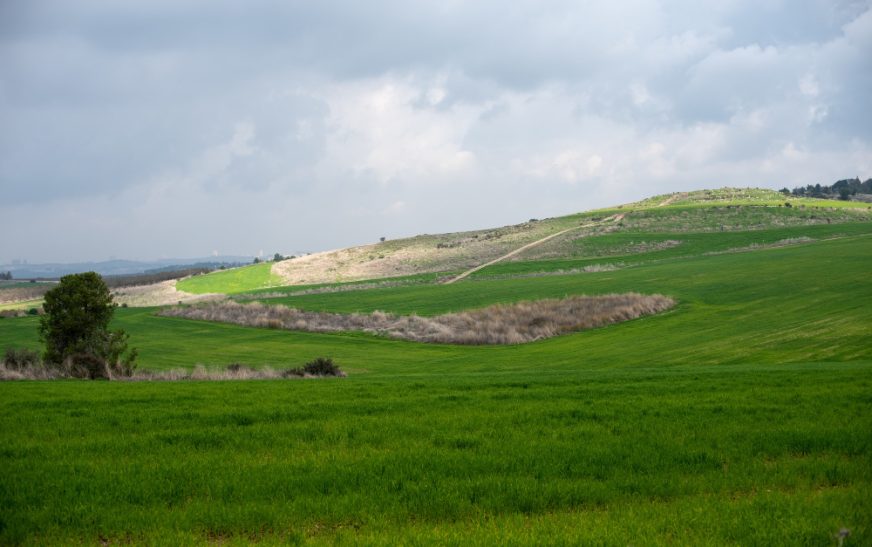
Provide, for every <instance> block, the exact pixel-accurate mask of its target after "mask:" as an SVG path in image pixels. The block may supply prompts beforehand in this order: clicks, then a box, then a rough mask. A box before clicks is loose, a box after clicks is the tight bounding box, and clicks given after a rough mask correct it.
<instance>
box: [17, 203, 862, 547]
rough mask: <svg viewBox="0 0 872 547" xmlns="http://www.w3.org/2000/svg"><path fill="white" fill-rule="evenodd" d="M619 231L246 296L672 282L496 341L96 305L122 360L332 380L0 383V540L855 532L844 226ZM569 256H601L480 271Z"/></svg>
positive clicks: (510, 296)
mask: <svg viewBox="0 0 872 547" xmlns="http://www.w3.org/2000/svg"><path fill="white" fill-rule="evenodd" d="M662 209H668V207H663V208H662ZM657 214H658V215H659V214H660V213H659V211H658V213H657ZM679 214H680V213H679ZM753 214H755V215H756V214H757V212H756V211H755V212H753ZM772 218H773V219H774V221H773V225H775V226H778V222H776V221H777V219H779V218H781V217H778V216H773V217H772ZM661 220H662V222H663V223H665V224H667V225H668V226H666V228H668V227H669V226H671V225H672V224H671V223H672V222H673V216H672V215H666V216H664V217H662V218H661ZM743 222H744V221H743ZM626 228H627V230H625V231H619V232H615V233H607V234H600V235H596V236H591V237H588V238H582V239H580V240H578V241H577V242H576V243H574V244H575V245H578V246H580V248H581V249H582V250H581V251H579V254H578V256H577V257H576V258H572V259H570V260H562V261H561V260H551V261H548V260H538V261H533V262H528V263H524V262H519V263H507V264H498V265H496V266H493V267H491V268H488V269H486V270H483V271H482V272H480V277H479V278H473V279H468V280H465V281H463V282H460V283H457V284H453V285H436V284H432V283H430V281H432V280H431V279H426V278H422V279H413V280H412V281H413V282H414V283H417V284H411V285H407V286H391V287H383V288H371V289H365V290H355V291H347V292H336V293H325V294H308V295H299V296H284V297H278V298H269V299H267V300H264V302H267V303H270V304H276V303H282V304H287V305H292V306H295V307H299V308H303V309H311V310H328V311H337V312H369V311H373V310H377V309H378V310H385V311H393V312H397V313H404V314H408V313H418V314H421V315H430V314H439V313H444V312H447V311H457V310H462V309H469V308H475V307H483V306H487V305H489V304H493V303H496V302H511V301H518V300H530V299H538V298H545V297H562V296H564V295H568V294H605V293H612V292H626V291H637V292H642V293H661V294H666V295H669V296H672V297H674V298H675V299H676V300H677V301H678V305H677V306H676V307H675V308H674V309H673V310H671V311H669V312H666V313H663V314H660V315H657V316H651V317H646V318H642V319H638V320H634V321H629V322H626V323H623V324H618V325H613V326H610V327H607V328H602V329H597V330H592V331H587V332H582V333H576V334H572V335H566V336H560V337H557V338H552V339H549V340H543V341H540V342H535V343H531V344H525V345H519V346H502V347H499V346H497V347H493V346H490V347H484V346H480V347H470V346H450V345H436V344H418V343H411V342H404V341H397V340H390V339H385V338H379V337H376V336H371V335H367V334H362V333H343V334H332V335H327V334H312V333H302V332H288V331H278V330H269V329H254V328H244V327H238V326H234V325H227V324H218V323H206V322H197V321H189V320H184V319H176V318H165V317H158V316H155V315H154V314H153V312H154V310H153V309H132V308H129V309H119V310H118V311H117V314H116V320H115V323H116V325H117V326H120V327H123V328H125V329H126V330H127V331H128V332H129V333H130V334H131V342H132V344H133V345H134V346H137V347H138V348H139V349H140V353H141V359H140V361H141V364H142V366H144V367H147V368H152V369H167V368H176V367H191V366H193V365H195V364H205V365H207V366H224V365H227V364H229V363H233V362H243V363H248V364H251V365H255V366H261V365H270V366H274V367H286V366H298V365H301V364H302V363H304V362H306V361H308V360H311V359H312V358H314V357H318V356H331V357H333V358H334V359H335V360H336V361H337V362H338V363H339V364H340V366H342V367H343V369H344V370H346V371H347V372H348V373H349V376H348V377H347V378H345V379H331V380H326V379H325V380H311V381H303V380H299V381H249V382H179V383H124V382H110V383H100V382H85V381H56V382H30V383H13V382H6V383H0V423H2V425H0V464H2V465H3V469H4V472H3V475H2V478H0V544H15V543H48V544H69V543H85V544H92V543H97V542H100V541H105V542H110V543H112V542H116V543H124V542H128V543H153V544H166V545H177V544H200V543H228V544H247V543H251V542H263V543H267V544H273V543H274V544H280V543H281V544H286V543H302V542H314V543H347V544H360V543H364V544H397V543H403V544H422V543H451V544H567V543H570V544H572V543H575V544H602V545H627V544H634V545H659V544H664V545H666V544H669V545H688V544H691V545H722V544H727V545H748V544H753V545H764V544H765V545H836V544H837V541H836V539H835V537H834V534H836V533H837V532H838V531H839V530H840V529H841V528H847V529H849V530H850V534H851V535H850V536H849V537H848V538H846V539H845V541H844V545H869V544H872V517H870V515H872V344H870V342H869V341H870V339H872V284H870V283H869V282H868V276H869V272H870V271H872V223H868V222H859V223H858V222H852V223H842V224H838V223H834V224H816V225H811V226H778V227H775V228H772V227H770V228H760V229H756V230H754V231H753V232H749V231H737V230H733V231H724V232H721V231H708V230H705V229H703V228H705V226H701V225H698V226H697V228H698V229H697V230H695V231H693V230H691V231H680V232H676V231H674V229H663V230H660V229H650V226H649V228H648V229H646V230H645V231H643V229H642V228H638V229H634V228H632V226H631V225H630V223H628V226H627V227H626ZM631 230H634V231H631ZM801 237H805V238H810V239H812V240H811V241H808V240H800V241H798V242H795V243H792V244H789V245H786V246H780V247H772V248H767V247H765V246H764V247H753V245H758V246H759V245H767V244H772V243H776V242H779V241H782V240H784V239H795V238H801ZM670 239H673V240H681V243H680V244H679V245H676V246H671V247H669V248H665V249H661V250H653V251H650V252H641V253H640V252H629V253H628V252H626V251H627V249H631V250H632V249H635V247H634V245H636V244H637V243H638V242H639V241H645V242H658V241H667V240H670ZM749 248H750V249H749ZM735 249H741V251H740V252H725V251H731V250H735ZM712 253H717V254H712ZM584 261H592V262H590V263H600V264H601V263H604V261H612V262H619V263H623V266H622V267H621V268H620V269H618V270H615V271H606V272H599V273H578V274H572V275H547V276H536V277H507V278H498V277H496V278H495V277H494V276H517V275H528V274H530V273H533V272H541V271H554V270H558V269H567V268H566V266H565V264H569V263H571V264H586V262H584ZM558 263H563V264H564V266H559V265H558ZM261 267H262V266H261ZM571 267H578V266H570V268H571ZM246 269H247V268H246ZM229 273H232V272H221V274H229ZM267 273H268V271H267ZM212 275H218V274H210V275H209V276H201V277H197V278H192V279H191V281H199V280H201V279H203V280H206V279H209V278H210V277H211V276H212ZM221 283H223V285H222V287H223V288H225V289H226V287H227V286H228V284H227V283H225V281H222V282H221ZM244 285H245V284H244V283H240V284H239V285H238V287H239V289H240V290H239V291H235V290H234V291H233V292H240V291H243V290H245V289H244V288H243V286H244ZM250 288H256V287H250ZM184 290H187V289H184ZM293 290H295V289H294V288H285V289H282V291H284V292H289V291H293ZM203 292H210V291H203ZM268 292H275V291H268ZM36 324H37V319H36V318H32V317H25V318H15V319H0V349H2V348H5V347H13V346H14V347H20V346H26V347H31V348H34V349H38V348H39V342H38V340H37V336H36Z"/></svg>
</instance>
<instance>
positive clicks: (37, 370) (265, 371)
mask: <svg viewBox="0 0 872 547" xmlns="http://www.w3.org/2000/svg"><path fill="white" fill-rule="evenodd" d="M333 376H337V377H344V376H345V373H344V372H342V371H341V370H338V369H337V371H336V373H335V374H333ZM324 377H325V376H323V375H316V374H308V373H306V372H305V371H304V370H303V369H302V368H293V369H281V370H276V369H273V368H271V367H262V368H257V369H255V368H250V367H247V366H240V367H233V366H231V367H205V366H203V365H196V366H195V367H194V368H193V369H181V368H179V369H172V370H160V371H149V370H144V371H136V373H134V374H133V375H132V376H129V377H127V376H125V377H115V376H110V377H108V378H107V379H112V380H123V381H134V382H137V381H139V382H141V381H179V380H202V381H220V380H278V379H296V378H324ZM71 378H77V379H86V378H88V376H87V375H84V376H83V375H77V374H75V371H71V370H69V369H65V368H62V367H46V366H43V365H42V364H33V365H30V364H29V365H27V366H23V367H18V368H16V367H11V366H8V365H7V363H3V362H0V381H3V380H58V379H71ZM91 379H94V377H91Z"/></svg>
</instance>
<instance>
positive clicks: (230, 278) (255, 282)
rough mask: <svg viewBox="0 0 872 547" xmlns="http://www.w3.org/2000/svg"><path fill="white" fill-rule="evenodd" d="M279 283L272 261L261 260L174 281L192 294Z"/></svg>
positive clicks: (230, 292)
mask: <svg viewBox="0 0 872 547" xmlns="http://www.w3.org/2000/svg"><path fill="white" fill-rule="evenodd" d="M281 283H282V280H281V278H280V277H279V276H277V275H274V274H273V273H272V263H271V262H261V263H260V264H252V265H251V266H242V267H240V268H232V269H230V270H221V271H217V272H211V273H208V274H204V275H195V276H193V277H188V278H185V279H182V280H180V281H179V282H178V283H176V288H177V289H179V290H180V291H184V292H188V293H192V294H209V293H222V294H234V293H240V292H245V291H251V290H255V289H263V288H266V287H275V286H277V285H281Z"/></svg>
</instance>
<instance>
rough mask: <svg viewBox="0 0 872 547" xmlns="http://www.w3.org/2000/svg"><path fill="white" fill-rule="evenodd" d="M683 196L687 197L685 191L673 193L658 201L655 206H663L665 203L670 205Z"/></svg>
mask: <svg viewBox="0 0 872 547" xmlns="http://www.w3.org/2000/svg"><path fill="white" fill-rule="evenodd" d="M683 197H687V192H679V193H677V194H673V195H671V196H669V197H668V198H666V199H664V200H663V202H662V203H658V204H657V207H665V206H667V205H671V204H673V203H675V202H676V201H678V200H679V199H681V198H683Z"/></svg>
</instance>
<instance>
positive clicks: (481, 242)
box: [179, 188, 872, 293]
mask: <svg viewBox="0 0 872 547" xmlns="http://www.w3.org/2000/svg"><path fill="white" fill-rule="evenodd" d="M788 203H789V204H790V206H786V204H788ZM615 215H621V217H620V220H617V217H616V216H615ZM868 220H872V210H870V207H869V205H867V204H863V203H859V202H846V201H836V200H822V199H811V198H796V197H790V198H786V197H785V196H784V195H783V194H781V193H779V192H776V191H773V190H761V189H734V188H724V189H720V190H701V191H696V192H682V193H675V194H668V195H661V196H654V197H652V198H649V199H646V200H643V201H639V202H636V203H631V204H627V205H621V206H616V207H612V208H608V209H602V210H597V211H588V212H583V213H577V214H572V215H567V216H562V217H555V218H547V219H542V220H536V219H531V220H529V221H527V222H523V223H520V224H515V225H510V226H503V227H500V228H493V229H487V230H476V231H469V232H456V233H447V234H437V235H430V234H425V235H419V236H415V237H409V238H403V239H396V240H390V241H384V242H379V243H373V244H371V245H363V246H359V247H350V248H347V249H338V250H334V251H325V252H320V253H315V254H311V255H307V256H304V257H299V258H295V259H290V260H284V261H282V262H278V263H274V264H273V265H272V274H274V275H273V276H272V277H271V278H270V276H267V275H265V273H264V271H263V268H264V266H263V265H258V266H247V267H244V268H241V269H240V270H241V271H242V272H249V271H251V272H252V274H251V275H248V274H240V273H237V274H230V273H229V272H217V273H213V274H209V275H207V276H203V278H202V279H196V280H191V281H183V282H181V283H180V284H179V289H181V290H184V291H190V292H195V293H202V292H224V293H238V292H244V291H247V290H254V289H258V288H263V287H267V286H280V285H313V284H325V283H343V282H350V281H360V280H373V279H384V278H395V277H404V276H412V275H417V274H424V273H439V274H444V275H446V276H447V275H450V274H452V273H455V274H456V273H460V272H463V271H465V270H468V269H471V268H475V267H477V266H480V265H482V264H485V263H487V262H489V261H492V260H495V259H499V258H500V257H503V256H505V255H507V254H509V253H511V252H513V251H516V250H518V249H519V248H522V247H524V246H527V245H531V244H534V243H536V242H538V241H541V240H543V239H544V238H549V237H551V239H549V240H548V241H546V242H544V243H542V244H541V245H532V246H531V247H530V248H528V249H527V250H524V251H523V252H520V253H518V254H516V255H514V256H511V257H510V258H508V259H507V260H506V261H507V262H513V263H517V262H526V261H533V260H544V259H572V258H583V257H586V256H589V255H590V246H588V245H586V241H587V240H591V239H592V238H596V237H599V236H604V235H606V234H628V235H629V234H642V233H662V234H666V233H673V234H691V233H695V234H699V233H712V232H747V231H759V230H765V229H772V228H788V227H800V226H820V225H831V224H839V225H841V224H847V223H853V222H858V221H868ZM557 234H559V235H557ZM552 236H554V237H552ZM655 239H656V238H655ZM630 240H632V238H630ZM628 241H629V240H628ZM681 244H682V243H681V242H679V243H675V240H668V239H664V240H662V241H657V242H654V243H653V245H655V246H657V247H665V246H670V245H681ZM635 245H636V247H635V251H645V250H651V249H650V245H648V246H646V245H645V244H642V243H639V242H636V243H635ZM623 252H624V254H633V253H634V249H633V248H632V245H631V246H628V247H626V248H625V249H624V251H623ZM255 270H257V272H258V273H257V274H256V275H255V274H254V273H253V272H254V271H255ZM219 278H224V279H227V280H228V281H229V280H230V279H231V278H233V279H234V281H233V282H232V283H229V284H226V286H225V285H224V284H222V283H220V282H218V281H219ZM245 279H248V280H250V282H247V283H246V282H240V281H241V280H245ZM213 280H214V281H215V282H213ZM194 281H196V282H194Z"/></svg>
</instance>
